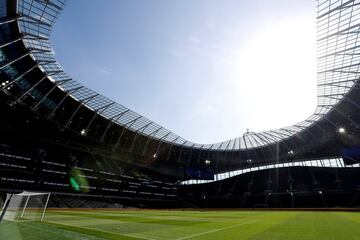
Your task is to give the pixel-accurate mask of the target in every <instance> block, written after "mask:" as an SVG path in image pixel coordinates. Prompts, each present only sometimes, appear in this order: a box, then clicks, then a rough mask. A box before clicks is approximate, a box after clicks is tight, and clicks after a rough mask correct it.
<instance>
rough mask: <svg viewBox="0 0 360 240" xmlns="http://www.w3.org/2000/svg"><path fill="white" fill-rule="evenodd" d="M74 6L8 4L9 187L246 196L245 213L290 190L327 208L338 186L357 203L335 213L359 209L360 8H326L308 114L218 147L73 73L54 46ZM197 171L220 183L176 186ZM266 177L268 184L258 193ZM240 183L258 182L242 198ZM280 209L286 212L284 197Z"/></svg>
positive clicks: (324, 4) (2, 61)
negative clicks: (62, 18)
mask: <svg viewBox="0 0 360 240" xmlns="http://www.w3.org/2000/svg"><path fill="white" fill-rule="evenodd" d="M66 3H67V1H66V0H17V1H16V0H0V84H1V85H0V97H1V101H0V105H1V119H0V121H1V124H0V133H1V134H0V135H1V136H0V143H1V146H0V147H1V149H0V150H1V151H0V164H1V165H0V166H1V168H0V171H1V172H2V173H3V174H2V175H1V176H2V177H1V179H0V186H1V187H2V188H3V189H7V190H11V189H18V190H24V189H25V190H31V189H37V190H48V191H52V192H54V191H57V192H67V193H68V192H76V191H80V192H82V193H86V194H88V195H91V194H93V195H94V194H99V195H111V196H118V197H119V196H127V197H129V196H130V197H131V198H132V199H134V198H139V199H157V200H165V201H173V200H175V199H176V198H180V197H181V198H183V199H185V198H186V200H184V201H186V202H189V201H190V202H191V201H192V200H194V201H193V202H196V203H197V205H198V206H203V204H205V205H204V206H208V204H209V202H208V199H210V198H213V199H219V198H224V197H226V198H227V199H228V198H232V199H235V200H234V201H233V202H232V203H230V202H229V201H228V204H229V206H230V205H232V206H239V205H237V203H239V201H238V200H239V199H241V201H240V202H241V206H253V205H254V204H255V203H254V202H252V203H251V204H252V205H247V204H249V201H248V200H249V198H251V197H253V196H258V197H259V199H264V197H265V202H264V201H263V200H259V199H257V200H256V201H257V202H258V203H259V204H260V202H261V204H263V205H264V206H269V198H270V196H274V195H278V196H282V195H284V194H286V196H287V197H289V196H291V199H292V201H291V204H292V206H293V196H295V195H297V194H300V193H301V194H303V195H304V194H305V193H306V194H308V195H309V196H310V198H311V199H313V198H314V196H321V199H322V200H321V204H322V206H325V205H327V204H324V203H325V202H324V198H323V194H325V193H326V192H327V190H328V189H330V190H329V191H328V192H329V193H332V194H333V195H334V196H336V199H337V200H338V198H339V196H345V195H344V194H349V197H348V199H350V200H349V201H347V203H344V202H341V203H339V202H337V201H334V204H335V205H336V204H341V205H346V204H348V205H349V204H350V203H351V204H350V205H354V204H356V201H355V200H356V199H357V197H358V190H357V189H358V185H359V184H360V178H359V176H358V175H359V174H358V173H359V170H358V168H357V167H358V166H359V164H358V159H360V156H358V155H359V154H358V152H360V151H358V150H357V148H358V147H360V142H359V125H360V111H359V109H360V95H359V87H358V84H359V77H360V71H359V66H360V54H359V53H360V51H359V49H360V48H359V46H360V44H358V36H359V28H360V27H359V26H360V1H357V0H349V1H342V0H338V1H330V0H324V1H323V0H318V1H317V22H318V40H317V45H318V66H317V71H318V72H317V76H318V83H317V86H318V104H317V106H316V109H315V112H314V113H313V114H312V115H311V116H310V117H309V118H307V119H306V120H304V121H302V122H300V123H298V124H295V125H293V126H289V127H284V128H281V129H276V130H270V131H266V132H260V133H254V132H247V133H245V134H243V135H242V136H240V137H238V138H235V139H231V140H227V141H224V142H220V143H215V144H197V143H193V142H191V141H188V140H185V139H183V138H181V137H180V136H178V135H176V134H174V133H173V132H171V131H169V130H167V129H166V128H164V127H162V126H159V125H158V124H156V123H155V122H152V121H150V120H149V119H147V118H145V117H143V116H141V115H139V114H137V113H135V112H133V111H131V110H130V109H128V108H126V107H124V106H122V105H120V104H118V103H116V102H114V101H112V100H110V99H108V98H106V97H104V96H102V95H100V94H98V93H96V92H95V91H92V90H90V89H88V88H86V87H85V86H83V85H81V84H79V83H78V82H77V81H75V80H74V79H72V78H71V77H70V76H68V75H67V74H66V73H65V72H64V70H63V69H62V67H61V66H60V64H59V63H58V62H57V61H56V59H55V57H54V54H53V51H52V48H51V44H50V40H49V38H50V34H51V30H52V27H53V24H54V23H55V21H56V20H57V18H58V17H59V15H60V13H61V11H62V10H63V9H64V7H65V5H66ZM294 47H296V46H294ZM299 71H301V67H300V66H299ZM284 114H286V113H284ZM224 124H225V123H224ZM192 166H196V167H198V166H201V167H205V168H208V169H211V170H212V171H213V172H215V173H216V174H217V175H216V178H215V180H219V181H218V182H215V183H207V184H201V185H198V186H186V184H191V183H204V182H206V181H195V180H194V181H186V182H183V184H184V185H183V186H179V185H176V184H175V183H176V182H178V181H181V180H184V179H183V175H184V169H185V168H187V167H192ZM328 167H332V168H333V169H329V168H328ZM280 168H281V169H280ZM74 172H75V173H74ZM292 172H293V173H296V174H295V175H297V176H298V177H297V179H296V180H294V179H293V177H292V175H294V174H292ZM315 172H317V173H318V175H319V176H321V177H320V179H318V178H317V176H316V174H314V173H315ZM300 173H302V174H300ZM255 174H256V175H259V176H260V175H261V176H262V177H258V178H257V177H256V175H255ZM264 174H265V175H266V176H267V177H264V176H265V175H264ZM73 175H74V176H75V177H79V176H80V177H81V178H82V181H79V182H82V184H80V185H79V186H75V187H74V186H72V188H70V183H69V179H70V178H71V177H74V176H73ZM263 175H264V176H263ZM302 175H303V176H302ZM325 175H326V176H325ZM328 176H331V177H328ZM349 176H350V177H349ZM225 178H229V179H227V180H224V179H225ZM165 179H166V180H165ZM257 179H262V180H261V181H262V183H261V187H258V189H257V190H256V191H257V192H256V191H255V190H254V187H253V186H254V181H256V180H257ZM321 179H325V180H324V181H323V183H322V181H321ZM344 179H347V181H348V182H344V181H345V180H344ZM220 180H221V181H220ZM239 181H240V182H242V183H244V182H246V183H247V184H245V185H246V186H245V185H242V186H241V190H240V185H241V184H238V182H239ZM259 181H260V180H259ZM84 182H86V183H84ZM295 182H297V183H298V185H297V186H298V187H296V184H295ZM300 183H301V184H300ZM218 184H220V186H218ZM255 185H256V184H255ZM300 186H303V187H302V188H301V189H302V190H301V191H300V190H299V189H300ZM304 186H306V187H304ZM237 187H239V189H237ZM197 188H200V190H201V191H200V190H197ZM214 189H216V190H214ZM236 189H237V190H236ZM195 190H196V191H195ZM254 191H255V192H256V193H255V192H254ZM235 193H236V194H235ZM306 194H305V195H306ZM272 198H274V197H272ZM316 198H317V197H316ZM345 198H346V197H344V198H343V199H345ZM354 199H355V200H354ZM254 201H255V200H254ZM224 202H225V201H224ZM305 202H306V201H305ZM190 204H192V203H190ZM214 204H215V205H216V201H214ZM321 204H320V205H321ZM275 205H276V206H283V205H282V204H281V203H279V201H277V204H274V205H273V206H275ZM305 205H306V204H305ZM308 205H309V206H312V205H311V204H308ZM308 205H307V206H308Z"/></svg>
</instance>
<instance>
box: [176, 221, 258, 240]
mask: <svg viewBox="0 0 360 240" xmlns="http://www.w3.org/2000/svg"><path fill="white" fill-rule="evenodd" d="M254 222H257V221H251V222H244V223H239V224H234V225H231V226H227V227H222V228H217V229H213V230H210V231H205V232H201V233H197V234H193V235H189V236H185V237H181V238H177V239H176V240H183V239H189V238H193V237H197V236H201V235H205V234H209V233H214V232H219V231H223V230H226V229H229V228H234V227H238V226H242V225H245V224H250V223H254Z"/></svg>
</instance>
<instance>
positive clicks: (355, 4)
mask: <svg viewBox="0 0 360 240" xmlns="http://www.w3.org/2000/svg"><path fill="white" fill-rule="evenodd" d="M66 4H67V0H18V1H17V12H16V17H13V18H6V17H5V18H3V19H2V21H1V22H2V23H6V22H9V21H16V22H17V23H18V27H19V31H20V33H21V34H22V36H21V37H19V38H18V39H15V40H12V41H11V42H8V43H6V44H3V45H2V46H0V47H5V46H7V45H9V44H12V43H13V42H17V41H22V42H23V43H24V44H25V46H26V48H27V49H28V52H27V53H25V54H23V55H21V56H19V57H18V58H16V59H13V60H11V61H9V63H7V64H4V65H3V66H1V69H4V68H6V67H7V66H9V65H10V64H12V63H13V62H15V61H18V60H20V59H22V58H24V57H26V56H28V55H30V56H31V57H32V58H33V59H34V60H35V61H36V62H37V64H36V65H35V66H32V67H31V68H29V69H28V70H26V71H24V72H23V73H21V74H20V76H18V77H16V78H14V79H11V80H10V83H14V84H18V83H19V82H20V81H21V77H22V76H24V75H26V74H27V73H28V72H30V71H32V70H33V69H34V68H40V69H41V71H42V72H43V73H45V74H46V78H43V79H41V80H40V81H39V82H38V83H37V84H35V85H33V86H31V87H30V88H28V89H27V90H26V91H24V93H23V94H22V95H21V96H19V97H18V98H17V99H16V101H15V102H19V101H21V100H22V98H24V97H25V96H26V95H32V96H33V97H34V98H35V99H36V100H37V103H36V104H35V105H33V106H32V109H34V110H36V109H37V108H38V107H39V106H40V105H45V106H47V107H48V108H50V109H51V111H50V114H49V115H48V116H47V117H48V118H52V117H53V115H54V113H55V112H56V111H57V110H58V109H59V108H61V107H62V104H63V102H64V100H65V98H66V97H72V98H73V99H75V100H77V101H78V107H77V108H75V109H73V110H72V111H73V112H72V114H71V117H70V118H69V119H68V120H67V122H65V124H64V125H65V127H66V126H68V125H69V124H70V123H71V121H72V119H73V117H74V116H75V115H76V114H77V113H78V111H79V109H80V107H81V106H85V107H87V108H89V109H91V110H92V111H93V116H92V118H91V120H90V121H89V123H88V124H87V127H86V128H85V129H84V133H86V132H87V131H88V130H89V129H90V128H92V127H93V126H92V123H93V121H94V119H95V118H97V117H98V116H99V115H100V116H102V117H104V118H106V119H108V120H110V121H109V125H108V126H107V128H106V129H105V130H104V132H103V133H102V136H105V135H106V134H107V130H108V129H109V128H110V126H112V125H113V124H118V125H120V126H122V127H124V128H126V129H129V130H131V131H134V132H135V133H136V134H139V135H144V136H147V137H149V138H153V139H157V140H160V141H161V142H166V143H170V144H171V145H179V146H182V147H189V148H193V149H203V150H211V151H216V150H221V151H233V150H244V149H245V150H248V149H254V148H259V147H263V146H267V145H270V144H274V143H277V142H281V141H283V140H286V139H289V138H292V137H294V136H296V135H297V134H299V133H301V132H304V131H305V132H306V131H307V129H308V128H309V127H310V126H313V125H317V124H318V122H319V121H320V120H323V119H325V120H326V119H327V114H328V113H329V112H330V111H337V106H338V104H339V103H340V102H341V101H342V100H343V99H344V98H346V97H347V94H348V93H349V92H350V91H351V89H353V88H356V87H357V85H358V82H359V73H360V72H359V64H360V54H359V46H360V45H359V44H358V36H359V27H360V1H358V0H350V1H343V0H337V1H334V0H333V1H330V0H324V1H323V0H318V1H317V8H318V10H317V22H318V40H317V43H318V73H317V74H318V105H317V108H316V110H315V112H314V113H313V114H312V115H311V116H310V117H309V118H307V119H306V120H304V121H302V122H299V123H297V124H295V125H293V126H289V127H284V128H280V129H276V130H269V131H265V132H259V133H254V132H248V133H245V134H244V135H243V136H240V137H238V138H234V139H231V140H227V141H223V142H219V143H215V144H197V143H193V142H191V141H188V140H186V139H183V138H182V137H180V136H178V135H177V134H175V133H173V132H171V131H169V130H168V129H166V128H164V127H162V126H160V125H158V124H157V123H155V122H153V121H151V120H149V119H147V118H145V117H143V116H141V115H139V114H137V113H136V112H134V111H132V110H130V109H128V108H126V107H124V106H122V105H120V104H118V103H116V102H114V101H112V100H110V99H108V98H107V97H104V96H102V95H100V94H98V93H97V92H95V91H93V90H90V89H88V88H87V87H85V86H83V85H81V84H80V83H78V82H77V81H76V80H74V79H72V78H71V77H70V76H69V75H68V74H66V73H65V72H64V70H63V68H62V67H61V66H60V64H59V63H58V62H57V61H56V59H55V56H54V53H53V51H52V47H51V43H50V40H49V38H50V34H51V30H52V27H53V25H54V22H55V21H56V20H57V18H58V17H59V15H60V13H61V12H62V10H63V9H64V7H65V6H66ZM45 79H49V80H51V81H52V82H53V83H55V86H54V88H51V89H49V91H48V92H47V93H46V94H45V95H44V96H42V97H36V96H34V95H35V92H36V91H35V90H36V87H37V86H38V84H40V82H41V81H45ZM55 88H60V89H61V90H62V91H64V92H65V93H66V95H65V97H64V98H63V99H60V101H58V102H56V103H55V102H51V101H49V100H48V99H47V96H48V95H49V94H51V92H52V91H54V89H55ZM1 90H4V88H2V89H1ZM356 104H357V103H356ZM345 117H346V116H345ZM328 121H330V122H331V120H328ZM331 124H332V125H334V126H336V125H337V123H333V122H331Z"/></svg>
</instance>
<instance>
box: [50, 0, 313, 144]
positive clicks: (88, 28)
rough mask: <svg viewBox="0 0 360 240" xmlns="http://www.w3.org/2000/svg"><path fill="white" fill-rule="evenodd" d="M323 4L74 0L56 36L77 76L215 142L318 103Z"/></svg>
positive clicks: (296, 117)
mask: <svg viewBox="0 0 360 240" xmlns="http://www.w3.org/2000/svg"><path fill="white" fill-rule="evenodd" d="M105 3H106V4H105ZM315 12H316V2H315V1H314V0H306V1H298V0H274V1H270V0H252V1H241V0H172V1H169V0H106V1H100V0H72V1H70V2H69V4H68V5H67V7H66V8H65V11H64V12H63V14H62V15H61V16H60V19H59V20H58V22H57V23H56V25H55V29H54V32H53V35H52V42H53V45H54V50H55V53H56V56H57V59H58V60H59V62H60V63H61V64H62V66H63V67H64V69H65V71H67V72H68V73H69V74H70V75H71V76H72V77H73V78H74V79H76V80H77V81H79V82H81V83H83V84H84V85H86V86H87V87H89V88H91V89H93V90H96V91H98V92H100V93H102V94H103V95H105V96H107V97H109V98H111V99H113V100H116V101H117V102H119V103H121V104H122V105H124V106H126V107H129V108H130V109H132V110H134V111H136V112H138V113H139V114H141V115H143V116H145V117H147V118H149V119H151V120H153V121H155V122H157V123H159V124H160V125H162V126H164V127H166V128H168V129H170V130H172V131H173V132H175V133H177V134H179V135H180V136H182V137H184V138H186V139H188V140H191V141H194V142H198V143H213V142H218V141H222V140H226V139H229V138H234V137H238V136H240V135H241V134H243V133H244V132H245V131H246V129H247V128H249V129H250V130H251V131H263V130H269V129H273V128H278V127H284V126H287V125H291V124H295V123H297V122H299V121H302V120H304V119H305V118H306V117H308V116H309V115H310V114H311V113H312V112H313V111H314V109H315V105H316V74H315V72H316V40H315V39H316V38H315V36H316V25H315V23H316V19H315V17H316V15H315Z"/></svg>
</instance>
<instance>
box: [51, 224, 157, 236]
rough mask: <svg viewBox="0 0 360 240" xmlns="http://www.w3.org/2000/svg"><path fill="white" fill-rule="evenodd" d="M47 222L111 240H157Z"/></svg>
mask: <svg viewBox="0 0 360 240" xmlns="http://www.w3.org/2000/svg"><path fill="white" fill-rule="evenodd" d="M46 222H47V223H50V224H53V225H60V226H61V227H60V228H62V229H65V230H70V231H76V232H79V233H83V234H88V235H92V236H97V237H106V238H107V239H111V240H119V236H122V237H127V238H128V239H129V240H130V239H131V240H134V239H143V240H156V239H153V238H147V237H145V236H140V235H132V234H125V233H115V232H110V231H106V230H101V229H95V228H89V227H84V226H82V227H80V226H74V225H69V224H63V223H58V222H52V221H46Z"/></svg>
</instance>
